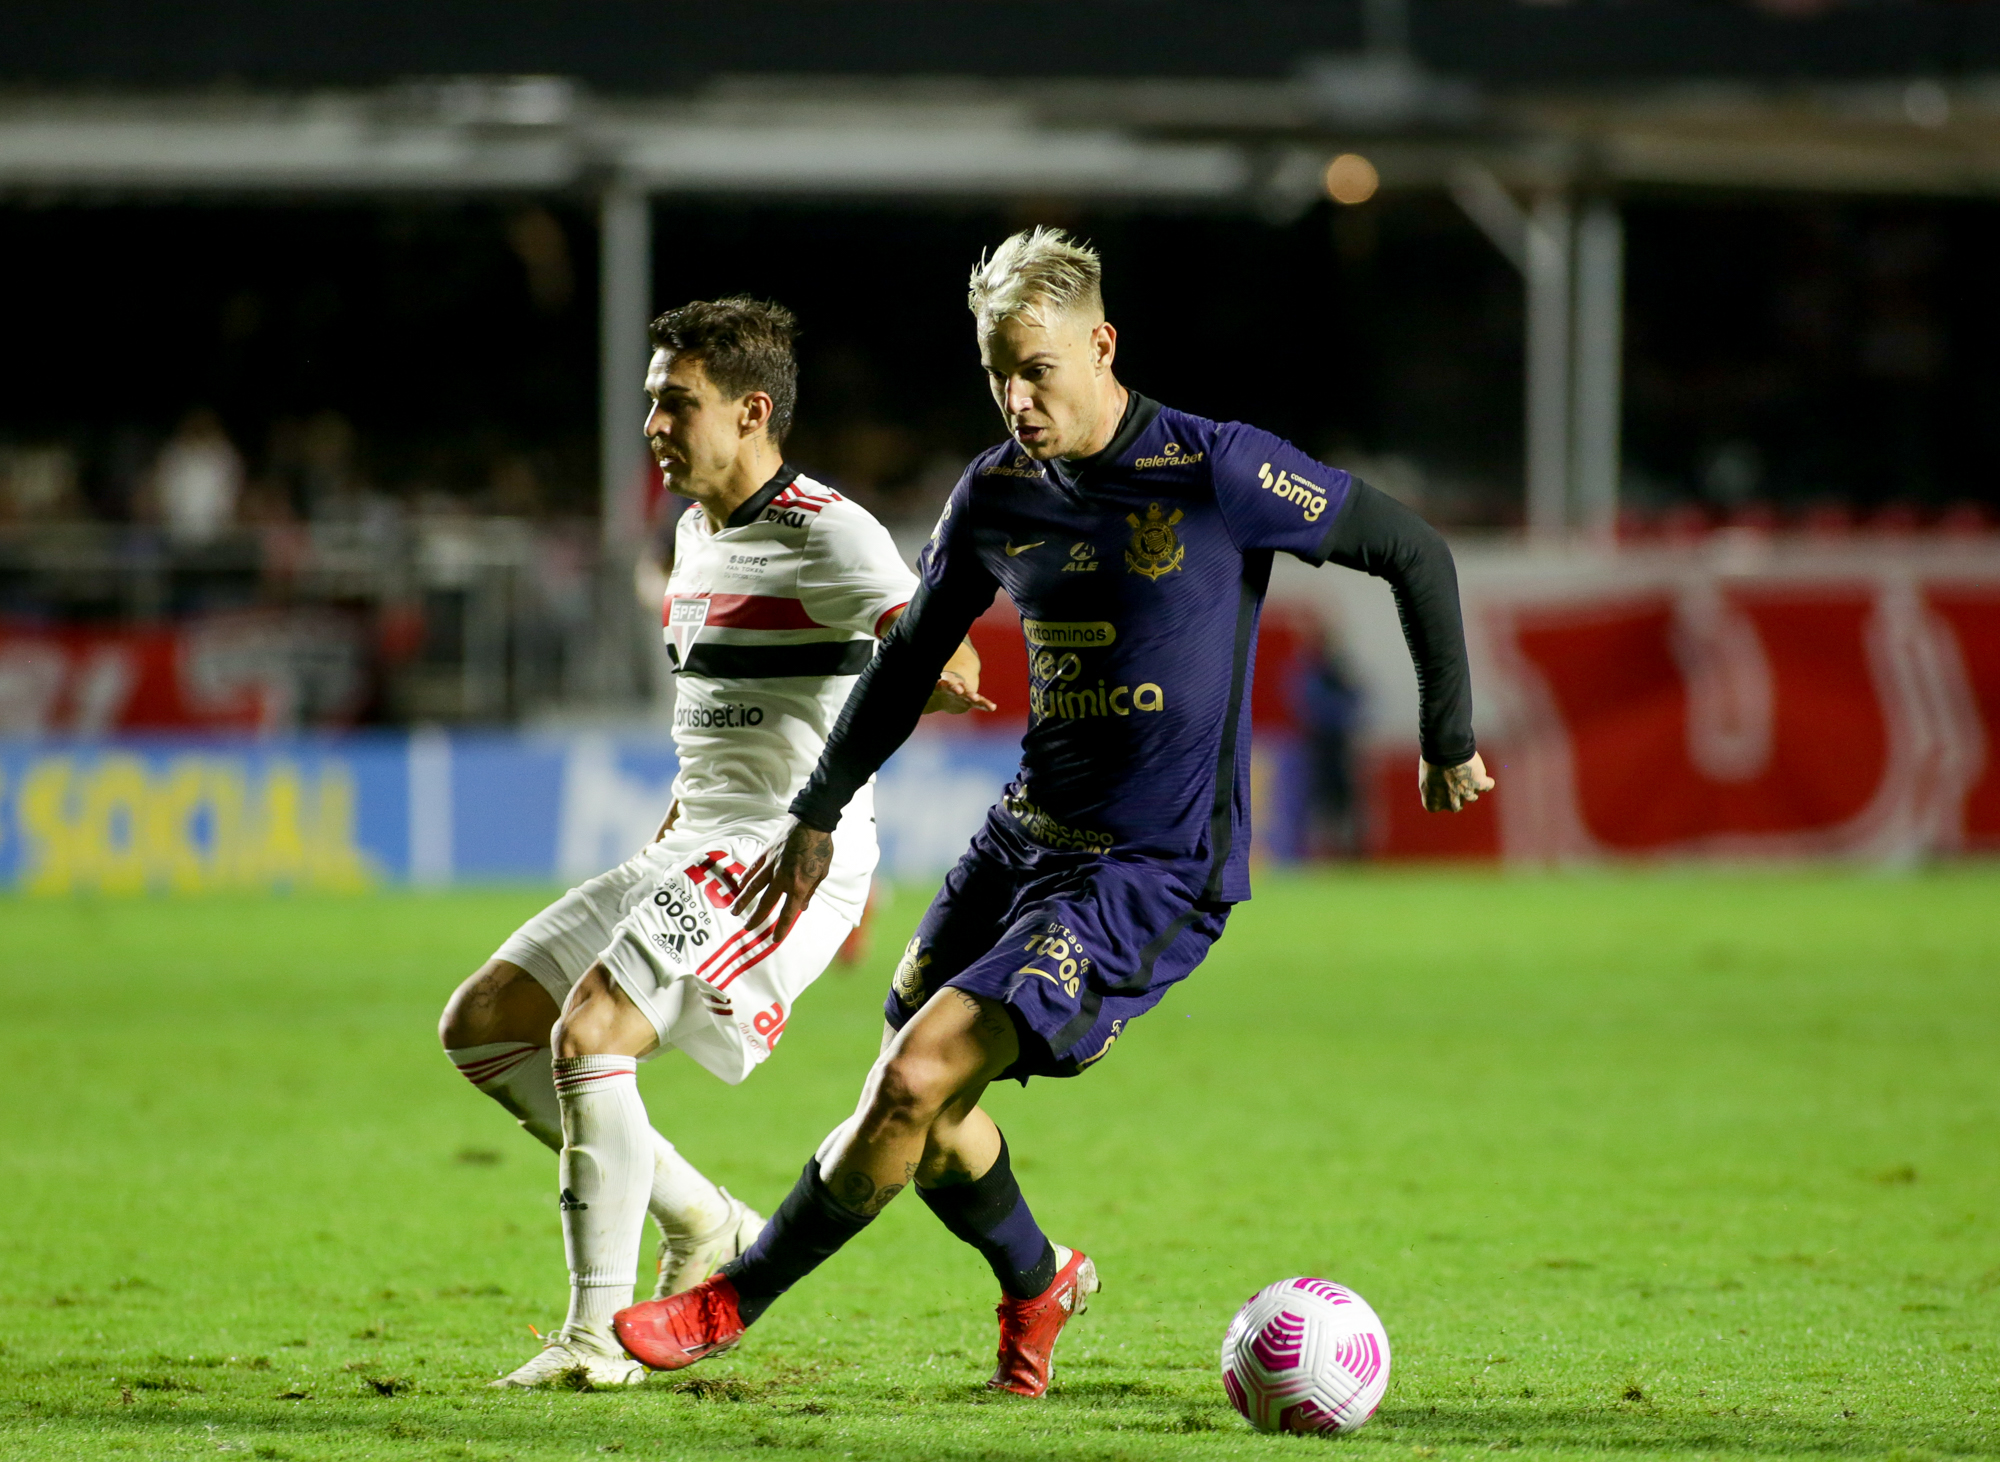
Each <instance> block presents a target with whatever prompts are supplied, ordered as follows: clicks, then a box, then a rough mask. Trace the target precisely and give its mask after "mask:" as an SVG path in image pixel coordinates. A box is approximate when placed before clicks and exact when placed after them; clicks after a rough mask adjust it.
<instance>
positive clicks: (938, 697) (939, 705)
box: [924, 670, 1000, 716]
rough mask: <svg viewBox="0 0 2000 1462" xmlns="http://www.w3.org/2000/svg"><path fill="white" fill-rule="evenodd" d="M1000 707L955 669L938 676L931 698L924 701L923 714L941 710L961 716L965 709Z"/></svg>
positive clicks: (995, 708)
mask: <svg viewBox="0 0 2000 1462" xmlns="http://www.w3.org/2000/svg"><path fill="white" fill-rule="evenodd" d="M999 709H1000V708H999V707H998V706H996V705H995V704H994V703H993V702H992V701H990V700H988V699H987V698H986V697H985V696H983V695H981V694H980V693H979V688H978V686H977V685H976V684H968V683H967V682H966V678H965V677H964V676H963V675H960V674H959V673H958V672H957V671H955V670H947V671H945V672H944V673H943V674H942V675H940V676H938V681H937V688H936V689H934V690H933V691H932V692H931V698H930V699H929V700H927V701H925V702H924V714H925V715H926V716H928V715H929V714H930V713H931V712H932V711H943V712H944V713H945V714H946V715H948V716H962V715H964V714H965V713H966V712H967V711H997V710H999Z"/></svg>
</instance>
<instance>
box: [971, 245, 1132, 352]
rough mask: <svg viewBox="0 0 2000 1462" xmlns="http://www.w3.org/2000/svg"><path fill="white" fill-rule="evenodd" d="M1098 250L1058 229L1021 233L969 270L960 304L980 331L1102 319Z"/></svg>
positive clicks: (1100, 270) (1102, 298)
mask: <svg viewBox="0 0 2000 1462" xmlns="http://www.w3.org/2000/svg"><path fill="white" fill-rule="evenodd" d="M1103 277H1104V267H1103V265H1102V264H1101V263H1100V262H1099V261H1098V257H1097V250H1095V249H1093V248H1091V247H1090V245H1088V244H1084V243H1079V242H1077V241H1076V240H1075V239H1073V238H1071V237H1070V236H1069V235H1068V234H1066V233H1064V232H1063V231H1062V230H1061V229H1059V228H1048V227H1046V226H1038V227H1035V228H1024V229H1022V230H1021V231H1020V232H1019V233H1017V234H1015V235H1013V236H1012V237H1011V238H1009V239H1008V240H1007V241H1006V242H1005V243H1003V244H1001V245H1000V247H999V248H997V249H995V250H994V251H993V253H992V254H991V256H988V255H985V254H982V255H980V258H979V262H978V263H977V264H975V265H974V266H973V269H972V280H971V283H970V285H969V286H968V288H967V290H966V296H965V303H966V305H967V307H968V308H970V309H971V311H972V314H973V318H974V319H976V320H977V321H978V322H979V324H980V326H981V327H982V328H983V327H985V326H988V325H994V324H997V323H999V322H1000V321H1002V320H1010V319H1013V318H1014V317H1016V316H1020V317H1022V318H1024V319H1026V320H1029V321H1030V322H1032V323H1034V324H1037V325H1048V324H1050V323H1052V322H1053V321H1054V320H1056V319H1058V318H1060V317H1061V316H1063V315H1067V314H1070V313H1072V312H1074V311H1076V310H1088V311H1090V312H1091V313H1092V314H1093V315H1095V316H1096V317H1097V318H1099V319H1102V318H1103V316H1104V294H1103V290H1102V288H1101V284H1102V281H1103Z"/></svg>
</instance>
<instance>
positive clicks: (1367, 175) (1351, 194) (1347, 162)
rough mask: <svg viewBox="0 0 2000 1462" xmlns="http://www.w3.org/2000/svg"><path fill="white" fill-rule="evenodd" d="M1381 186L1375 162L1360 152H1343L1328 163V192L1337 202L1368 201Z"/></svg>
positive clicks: (1380, 176) (1380, 178) (1380, 177)
mask: <svg viewBox="0 0 2000 1462" xmlns="http://www.w3.org/2000/svg"><path fill="white" fill-rule="evenodd" d="M1381 186H1382V175H1381V174H1380V173H1378V172H1376V171H1375V164H1374V163H1372V162H1370V161H1369V160H1368V159H1367V158H1365V157H1363V156H1362V155H1361V154H1360V153H1358V152H1343V153H1341V155H1340V156H1339V157H1336V158H1335V159H1334V160H1333V161H1332V162H1330V163H1328V164H1327V165H1326V193H1327V196H1328V197H1329V198H1331V199H1333V201H1334V202H1336V203H1366V202H1367V201H1368V200H1369V199H1370V198H1373V197H1374V196H1375V190H1376V189H1377V188H1379V187H1381Z"/></svg>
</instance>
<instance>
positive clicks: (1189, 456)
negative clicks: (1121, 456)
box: [1132, 442, 1208, 469]
mask: <svg viewBox="0 0 2000 1462" xmlns="http://www.w3.org/2000/svg"><path fill="white" fill-rule="evenodd" d="M1207 455H1208V454H1207V453H1206V452H1189V451H1186V450H1184V449H1183V448H1182V447H1181V444H1180V443H1179V442H1168V443H1167V444H1166V445H1165V446H1164V447H1162V448H1160V455H1159V456H1157V457H1141V458H1139V459H1138V460H1137V461H1135V462H1133V464H1132V465H1133V466H1134V467H1136V468H1142V469H1143V468H1147V467H1192V466H1194V464H1195V463H1197V462H1199V461H1200V460H1201V459H1202V458H1203V457H1206V456H1207Z"/></svg>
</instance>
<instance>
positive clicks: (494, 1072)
mask: <svg viewBox="0 0 2000 1462" xmlns="http://www.w3.org/2000/svg"><path fill="white" fill-rule="evenodd" d="M445 1055H447V1056H449V1057H451V1064H452V1065H454V1066H456V1067H457V1068H458V1070H459V1074H460V1075H462V1076H464V1077H465V1079H466V1080H467V1081H470V1082H471V1083H472V1084H473V1085H474V1086H476V1087H478V1088H479V1089H480V1090H481V1091H483V1092H485V1093H486V1094H487V1095H488V1096H490V1097H492V1098H493V1100H494V1101H496V1102H498V1103H500V1105H501V1106H503V1107H505V1108H506V1109H507V1110H508V1111H510V1112H512V1113H513V1114H514V1117H515V1119H516V1120H517V1121H518V1122H520V1124H521V1127H522V1129H523V1130H524V1131H526V1132H527V1133H528V1135H529V1136H531V1137H533V1138H534V1139H535V1140H536V1141H537V1142H540V1143H542V1144H543V1145H544V1146H546V1147H547V1148H548V1149H549V1150H550V1151H552V1152H561V1151H562V1145H563V1139H562V1106H561V1104H560V1103H559V1102H558V1101H557V1100H556V1086H555V1079H554V1072H553V1069H552V1063H551V1061H550V1059H549V1049H548V1047H546V1046H530V1045H528V1044H526V1043H525V1042H521V1041H496V1042H494V1043H493V1044H491V1045H486V1046H464V1047H460V1048H459V1049H456V1050H448V1051H446V1052H445ZM646 1206H647V1208H648V1209H649V1210H651V1212H652V1215H653V1221H654V1222H655V1223H657V1224H658V1225H659V1226H660V1232H661V1234H663V1235H664V1236H666V1237H667V1238H669V1239H691V1238H699V1237H700V1236H702V1235H703V1234H707V1233H712V1232H713V1231H714V1230H715V1228H716V1227H717V1225H719V1224H720V1223H721V1222H722V1221H723V1220H724V1219H726V1218H727V1217H728V1216H729V1200H728V1199H727V1198H725V1197H723V1195H722V1192H721V1190H720V1189H718V1188H717V1187H716V1186H715V1184H713V1183H711V1182H710V1181H709V1180H708V1179H707V1178H705V1177H703V1176H702V1174H701V1171H700V1170H699V1169H698V1168H696V1167H695V1166H694V1164H693V1163H690V1162H689V1161H688V1160H687V1159H686V1158H684V1157H682V1156H681V1155H680V1151H679V1149H677V1148H676V1147H675V1146H674V1145H673V1143H671V1142H669V1141H667V1139H666V1138H664V1137H662V1136H661V1135H660V1134H659V1133H658V1132H655V1133H653V1187H652V1194H651V1196H650V1198H649V1199H648V1201H647V1204H646Z"/></svg>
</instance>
